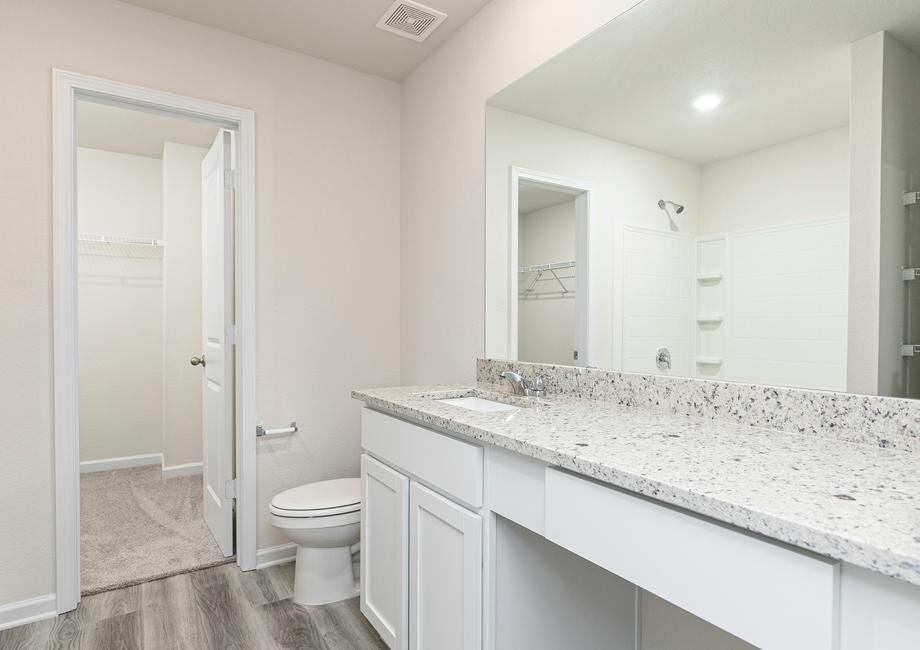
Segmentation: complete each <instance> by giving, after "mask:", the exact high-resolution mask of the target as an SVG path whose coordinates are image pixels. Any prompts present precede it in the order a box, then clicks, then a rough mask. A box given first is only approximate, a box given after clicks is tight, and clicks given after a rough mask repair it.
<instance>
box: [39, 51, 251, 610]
mask: <svg viewBox="0 0 920 650" xmlns="http://www.w3.org/2000/svg"><path fill="white" fill-rule="evenodd" d="M78 99H87V100H91V101H95V102H101V103H108V104H114V105H119V106H123V107H125V108H132V109H135V110H142V111H148V112H153V113H161V114H169V115H173V116H176V117H182V118H186V119H197V120H204V121H208V122H212V123H214V124H216V125H219V126H223V127H225V128H229V129H233V130H234V131H235V132H236V135H237V137H236V150H235V152H234V153H235V155H236V173H235V182H236V204H235V214H234V232H235V245H234V250H233V255H234V266H235V272H234V275H235V277H234V285H235V288H234V299H235V303H236V323H235V328H234V344H235V346H236V351H235V357H236V373H235V384H236V400H235V420H236V431H235V446H236V455H235V461H236V479H237V484H236V495H237V497H236V498H237V502H236V551H237V564H238V565H239V566H240V568H241V569H243V570H250V569H254V568H255V566H256V514H257V509H256V438H255V427H256V424H257V422H256V405H255V254H256V253H255V250H256V249H255V113H254V112H253V111H251V110H249V109H244V108H238V107H236V106H229V105H226V104H219V103H216V102H211V101H207V100H203V99H197V98H194V97H188V96H184V95H177V94H175V93H169V92H164V91H159V90H154V89H150V88H144V87H141V86H135V85H132V84H126V83H121V82H117V81H110V80H107V79H101V78H99V77H92V76H88V75H83V74H77V73H73V72H67V71H64V70H58V69H55V70H53V71H52V167H53V180H52V206H53V208H52V210H53V215H52V267H53V269H52V276H53V277H52V287H53V290H52V294H53V295H52V308H53V325H52V340H53V373H52V375H53V382H54V395H53V397H54V413H53V423H54V479H55V480H54V504H55V513H54V519H55V539H54V545H55V600H56V607H57V611H58V613H62V612H67V611H70V610H72V609H74V608H75V607H76V606H77V603H78V602H79V601H80V437H79V436H80V426H79V423H80V421H79V386H78V365H77V364H78V360H77V346H78V338H77V210H76V138H75V126H76V102H77V100H78Z"/></svg>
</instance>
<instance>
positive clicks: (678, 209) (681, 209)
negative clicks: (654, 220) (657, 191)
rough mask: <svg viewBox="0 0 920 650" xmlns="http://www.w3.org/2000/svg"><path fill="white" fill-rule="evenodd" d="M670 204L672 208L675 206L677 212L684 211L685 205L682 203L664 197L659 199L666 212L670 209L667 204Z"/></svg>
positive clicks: (660, 206)
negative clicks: (666, 199)
mask: <svg viewBox="0 0 920 650" xmlns="http://www.w3.org/2000/svg"><path fill="white" fill-rule="evenodd" d="M669 205H670V206H671V207H672V208H674V212H676V213H677V214H680V213H681V212H683V211H684V206H682V205H681V204H680V203H674V201H665V200H664V199H658V207H659V208H661V209H662V210H664V211H665V212H667V211H668V207H667V206H669Z"/></svg>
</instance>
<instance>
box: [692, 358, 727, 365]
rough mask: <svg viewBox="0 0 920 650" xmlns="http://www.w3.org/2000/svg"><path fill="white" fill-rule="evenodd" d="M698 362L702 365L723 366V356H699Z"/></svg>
mask: <svg viewBox="0 0 920 650" xmlns="http://www.w3.org/2000/svg"><path fill="white" fill-rule="evenodd" d="M696 362H697V363H698V364H699V365H701V366H721V365H722V357H697V358H696Z"/></svg>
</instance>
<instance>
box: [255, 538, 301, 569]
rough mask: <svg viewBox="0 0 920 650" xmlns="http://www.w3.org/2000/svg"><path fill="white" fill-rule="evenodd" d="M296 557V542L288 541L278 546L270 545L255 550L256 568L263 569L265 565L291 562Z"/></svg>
mask: <svg viewBox="0 0 920 650" xmlns="http://www.w3.org/2000/svg"><path fill="white" fill-rule="evenodd" d="M295 557H297V544H294V543H293V542H288V543H287V544H281V545H280V546H271V547H269V548H260V549H259V550H258V551H256V568H257V569H265V568H266V567H270V566H275V565H276V564H284V563H285V562H293V561H294V558H295Z"/></svg>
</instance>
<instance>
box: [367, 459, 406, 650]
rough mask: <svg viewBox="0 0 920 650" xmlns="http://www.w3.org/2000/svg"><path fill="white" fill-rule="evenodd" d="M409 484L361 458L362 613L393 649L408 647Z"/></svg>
mask: <svg viewBox="0 0 920 650" xmlns="http://www.w3.org/2000/svg"><path fill="white" fill-rule="evenodd" d="M408 497H409V479H408V478H406V477H405V476H403V475H402V474H400V473H399V472H396V471H394V470H392V469H390V468H389V467H387V466H386V465H384V464H383V463H380V462H378V461H376V460H374V459H373V458H371V457H370V456H368V455H367V454H365V455H363V456H361V612H362V613H363V614H364V616H365V617H367V620H369V621H370V622H371V625H373V626H374V629H376V630H377V633H378V634H380V636H381V638H382V639H383V640H384V641H385V642H386V644H387V645H388V646H389V647H390V648H392V650H406V648H408V647H409V643H408V641H409V639H408V634H407V632H408V629H409V627H408V626H409V566H408V554H409V501H408Z"/></svg>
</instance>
